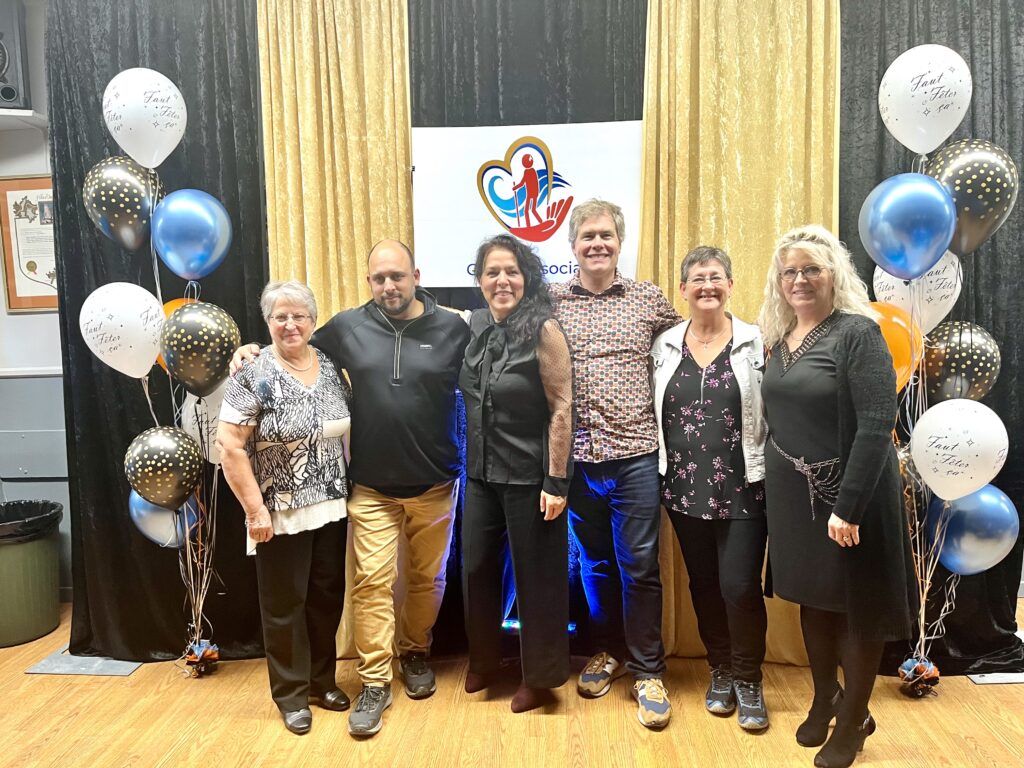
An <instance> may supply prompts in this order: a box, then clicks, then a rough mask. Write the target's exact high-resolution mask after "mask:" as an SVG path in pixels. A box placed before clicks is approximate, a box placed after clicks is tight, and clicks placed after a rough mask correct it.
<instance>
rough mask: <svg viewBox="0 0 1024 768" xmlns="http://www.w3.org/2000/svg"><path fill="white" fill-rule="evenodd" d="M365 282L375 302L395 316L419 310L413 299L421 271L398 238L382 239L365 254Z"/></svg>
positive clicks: (403, 318)
mask: <svg viewBox="0 0 1024 768" xmlns="http://www.w3.org/2000/svg"><path fill="white" fill-rule="evenodd" d="M366 282H367V283H369V285H370V292H371V293H372V294H373V301H374V303H375V304H376V305H377V306H378V307H380V308H381V311H383V312H384V313H385V314H387V315H390V316H391V317H393V318H395V319H398V320H406V319H409V317H410V316H415V314H416V313H417V312H421V311H422V307H421V305H420V304H419V303H418V302H417V300H416V286H418V285H419V284H420V273H419V270H418V269H416V262H415V260H414V259H413V257H412V251H411V250H409V246H407V245H406V244H405V243H403V242H401V241H400V240H381V241H380V242H379V243H377V244H376V245H374V246H373V248H371V249H370V254H369V255H368V256H367V257H366Z"/></svg>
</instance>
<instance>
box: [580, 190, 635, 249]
mask: <svg viewBox="0 0 1024 768" xmlns="http://www.w3.org/2000/svg"><path fill="white" fill-rule="evenodd" d="M598 216H608V217H610V218H611V220H612V221H614V222H615V234H616V235H618V237H619V242H620V243H621V242H622V241H623V240H625V239H626V219H625V217H624V216H623V215H622V209H621V208H619V206H617V205H616V204H615V203H609V202H608V201H607V200H600V199H598V198H596V197H594V198H591V199H590V200H587V201H586V202H583V203H580V204H579V205H577V206H576V207H575V208H573V209H572V214H571V215H570V216H569V242H570V243H572V244H573V245H575V244H576V235H577V234H579V231H580V224H582V223H583V222H585V221H589V220H590V219H596V218H597V217H598Z"/></svg>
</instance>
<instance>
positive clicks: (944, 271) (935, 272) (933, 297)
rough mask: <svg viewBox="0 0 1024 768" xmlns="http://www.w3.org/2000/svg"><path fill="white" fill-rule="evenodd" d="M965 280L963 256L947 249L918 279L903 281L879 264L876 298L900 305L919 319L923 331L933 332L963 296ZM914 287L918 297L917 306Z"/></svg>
mask: <svg viewBox="0 0 1024 768" xmlns="http://www.w3.org/2000/svg"><path fill="white" fill-rule="evenodd" d="M963 280H964V276H963V270H962V269H961V267H960V258H959V257H958V256H957V255H956V254H955V253H953V252H952V251H946V253H945V255H944V256H943V257H942V258H941V259H939V262H938V263H937V264H936V265H935V266H934V267H932V268H931V269H930V270H928V271H927V272H926V273H924V274H923V275H921V277H919V278H917V279H915V280H903V279H901V278H899V277H894V276H893V275H890V274H889V273H888V272H886V271H885V270H884V269H882V268H881V267H875V276H874V278H873V280H872V283H873V285H874V288H875V300H876V301H884V302H885V303H887V304H892V305H894V306H897V307H899V308H900V309H902V310H903V311H904V312H906V313H907V314H908V315H910V316H911V317H912V318H913V319H914V320H915V321H917V324H918V325H919V326H920V328H921V330H922V331H924V332H925V333H930V332H931V331H932V329H933V328H935V327H936V326H937V325H938V324H939V323H941V322H942V321H943V319H945V317H946V315H948V314H949V313H950V311H951V310H952V309H953V305H954V304H956V300H957V299H959V298H960V289H961V288H962V287H963ZM912 289H913V290H914V291H916V293H917V296H918V302H917V303H918V307H917V308H916V309H915V307H914V300H913V296H912Z"/></svg>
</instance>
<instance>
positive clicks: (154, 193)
mask: <svg viewBox="0 0 1024 768" xmlns="http://www.w3.org/2000/svg"><path fill="white" fill-rule="evenodd" d="M154 176H156V173H155V172H154V171H153V170H152V169H150V171H149V173H147V174H146V196H147V197H148V198H149V199H150V209H149V227H150V229H149V232H150V234H149V255H150V258H152V260H153V282H154V283H155V284H156V297H157V299H158V300H159V301H160V306H163V304H164V296H163V291H162V290H161V288H160V266H159V265H160V261H159V259H158V258H157V255H156V245H154V243H153V214H154V213H155V212H156V202H157V197H159V195H160V177H159V176H156V179H157V181H156V185H155V186H154V184H153V177H154Z"/></svg>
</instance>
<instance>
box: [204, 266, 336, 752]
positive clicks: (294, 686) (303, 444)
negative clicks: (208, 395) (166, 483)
mask: <svg viewBox="0 0 1024 768" xmlns="http://www.w3.org/2000/svg"><path fill="white" fill-rule="evenodd" d="M260 305H261V308H262V310H263V316H264V317H265V318H266V320H267V327H268V328H269V330H270V337H271V340H272V344H271V345H270V352H271V354H266V352H265V353H264V354H262V355H260V356H259V357H257V358H255V359H254V360H253V361H252V363H251V364H250V365H247V366H245V367H244V368H242V369H241V370H240V371H239V372H238V373H237V374H236V375H235V377H234V378H233V379H231V381H230V383H229V385H228V388H227V390H226V391H225V393H224V405H223V407H222V410H221V413H220V426H219V429H218V433H217V442H218V445H219V446H220V449H221V455H222V465H223V468H224V476H225V478H227V481H228V484H229V485H230V486H231V490H232V491H234V493H235V495H236V496H237V497H238V500H239V501H240V502H241V504H242V508H243V509H244V510H245V524H246V528H247V529H248V548H249V553H250V554H252V553H253V552H255V555H256V575H257V579H258V584H259V597H260V615H261V616H262V620H263V643H264V647H265V649H266V655H267V667H268V670H269V673H270V690H271V695H272V696H273V699H274V702H275V703H276V704H277V706H278V708H279V709H280V711H281V715H282V717H283V718H284V724H285V727H286V728H287V729H288V730H289V731H291V732H292V733H297V734H303V733H306V732H308V731H309V729H310V726H311V724H312V713H311V712H310V710H309V700H310V699H311V698H315V699H317V700H318V702H319V704H320V706H321V707H323V708H324V709H333V710H344V709H348V707H349V700H348V697H347V696H346V695H345V693H344V692H343V691H341V690H340V689H339V688H338V685H337V682H336V681H335V660H336V657H337V653H336V649H335V633H336V632H337V629H338V622H339V621H340V620H341V610H342V604H343V600H344V594H345V541H346V523H347V513H346V507H345V504H346V502H345V499H346V497H347V496H348V484H347V482H346V476H345V475H346V473H345V455H344V450H343V445H342V440H343V438H344V437H345V435H346V434H347V433H348V430H349V402H350V400H351V393H350V391H349V388H348V385H347V384H346V383H345V381H344V379H342V378H341V377H340V376H339V375H338V372H337V371H336V370H335V368H334V366H333V365H332V364H331V361H330V360H329V359H328V358H327V357H326V356H325V355H324V354H323V353H322V352H320V351H318V350H316V349H314V348H313V347H311V346H310V345H309V338H310V336H311V335H312V333H313V328H314V327H315V325H316V301H315V299H314V298H313V292H312V291H310V290H309V288H308V287H306V286H305V285H303V284H302V283H298V282H295V281H288V282H272V283H270V284H269V285H267V287H266V288H264V290H263V295H262V297H261V299H260Z"/></svg>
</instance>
